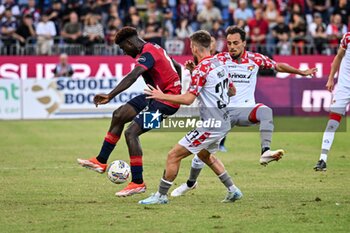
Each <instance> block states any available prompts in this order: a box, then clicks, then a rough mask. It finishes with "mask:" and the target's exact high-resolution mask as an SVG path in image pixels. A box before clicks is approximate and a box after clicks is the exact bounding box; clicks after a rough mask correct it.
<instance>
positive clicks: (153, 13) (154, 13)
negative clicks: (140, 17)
mask: <svg viewBox="0 0 350 233" xmlns="http://www.w3.org/2000/svg"><path fill="white" fill-rule="evenodd" d="M149 21H151V22H152V23H154V24H157V25H159V26H161V25H162V22H163V14H162V12H161V11H160V10H159V9H158V8H157V2H156V1H155V0H148V3H147V11H146V12H145V17H144V22H145V23H146V24H149Z"/></svg>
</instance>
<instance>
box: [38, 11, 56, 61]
mask: <svg viewBox="0 0 350 233" xmlns="http://www.w3.org/2000/svg"><path fill="white" fill-rule="evenodd" d="M36 34H37V36H38V42H37V44H38V54H40V55H50V54H51V47H52V45H53V37H55V36H56V35H57V32H56V27H55V24H54V23H53V22H52V21H49V15H47V14H43V16H42V18H41V22H40V23H38V26H37V27H36Z"/></svg>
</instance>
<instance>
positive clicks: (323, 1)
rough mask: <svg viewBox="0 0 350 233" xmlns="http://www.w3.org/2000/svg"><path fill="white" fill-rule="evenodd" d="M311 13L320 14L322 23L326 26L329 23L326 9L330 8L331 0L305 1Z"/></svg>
mask: <svg viewBox="0 0 350 233" xmlns="http://www.w3.org/2000/svg"><path fill="white" fill-rule="evenodd" d="M306 2H307V4H308V6H309V8H310V9H311V12H313V13H316V12H318V13H320V14H321V16H322V21H323V22H325V23H326V24H328V23H329V14H328V9H329V8H330V7H331V0H306Z"/></svg>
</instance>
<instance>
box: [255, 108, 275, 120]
mask: <svg viewBox="0 0 350 233" xmlns="http://www.w3.org/2000/svg"><path fill="white" fill-rule="evenodd" d="M257 114H258V115H260V118H261V119H262V120H272V119H273V110H272V108H270V107H268V106H266V105H264V106H261V107H259V108H258V112H257Z"/></svg>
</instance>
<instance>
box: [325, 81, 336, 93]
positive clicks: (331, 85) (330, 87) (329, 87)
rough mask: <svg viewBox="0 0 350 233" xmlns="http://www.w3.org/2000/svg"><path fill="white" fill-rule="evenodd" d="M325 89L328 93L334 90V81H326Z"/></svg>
mask: <svg viewBox="0 0 350 233" xmlns="http://www.w3.org/2000/svg"><path fill="white" fill-rule="evenodd" d="M326 88H327V90H328V91H330V92H332V91H333V90H334V79H332V78H331V79H328V81H327V83H326Z"/></svg>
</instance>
